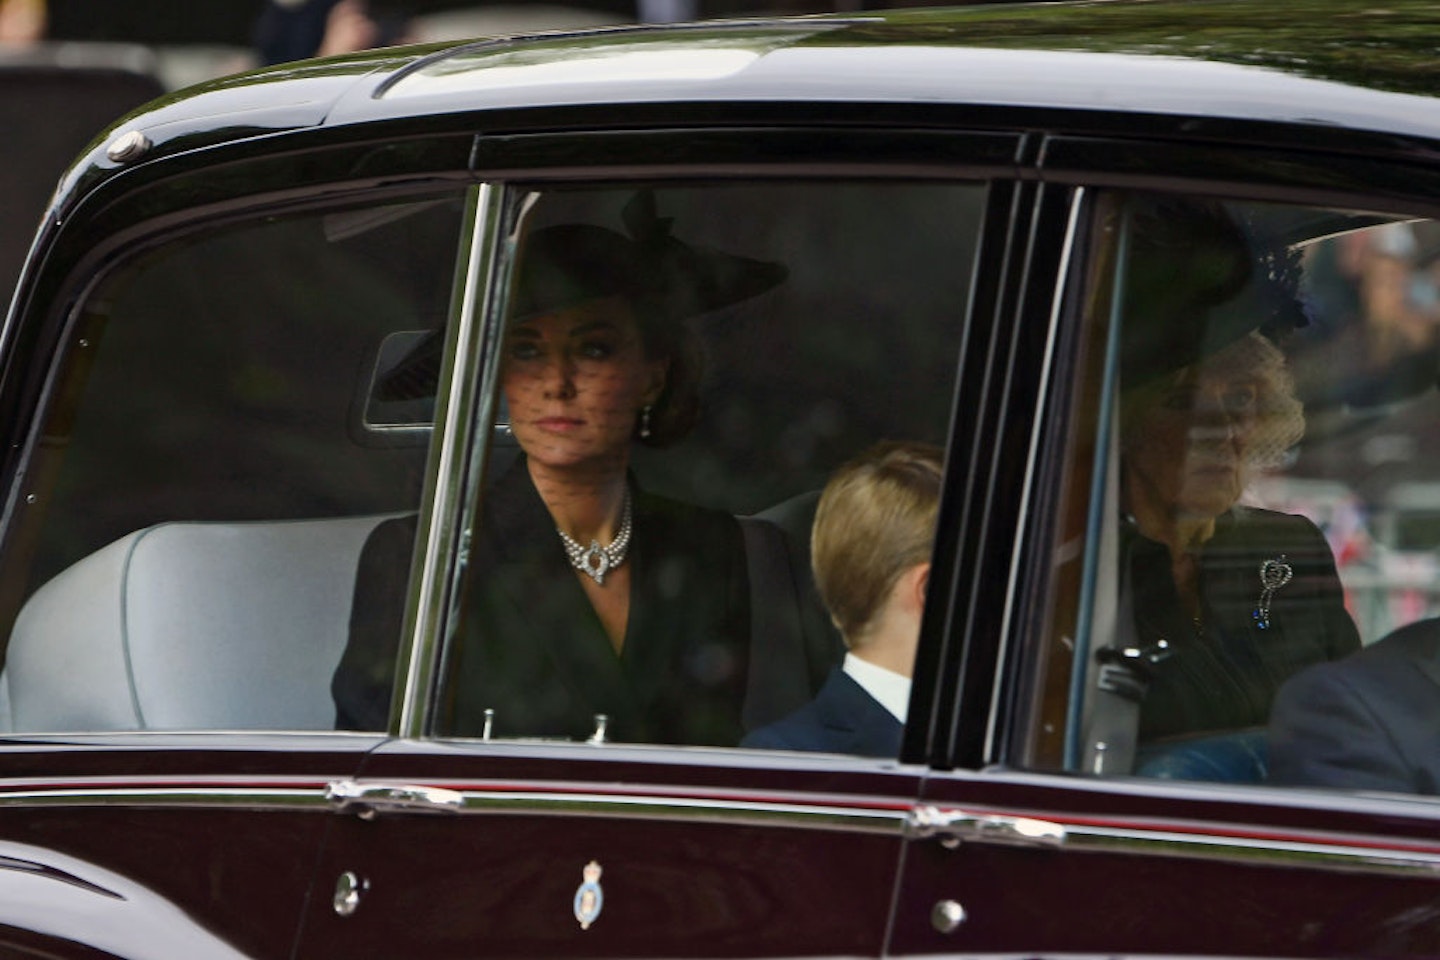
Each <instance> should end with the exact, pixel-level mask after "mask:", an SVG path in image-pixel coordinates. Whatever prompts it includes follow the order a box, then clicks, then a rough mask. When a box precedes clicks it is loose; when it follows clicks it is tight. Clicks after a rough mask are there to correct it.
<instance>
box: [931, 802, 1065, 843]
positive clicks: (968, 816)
mask: <svg viewBox="0 0 1440 960" xmlns="http://www.w3.org/2000/svg"><path fill="white" fill-rule="evenodd" d="M905 836H906V837H908V838H909V839H912V840H926V839H929V838H931V837H939V838H940V841H941V842H942V843H944V844H946V845H947V846H958V845H959V844H961V843H966V842H969V843H1001V844H1009V845H1014V846H1023V847H1058V846H1061V845H1062V844H1064V842H1065V828H1064V827H1062V826H1061V825H1060V824H1058V823H1051V822H1050V821H1049V820H1037V819H1035V818H1033V817H1008V816H1002V815H999V814H990V813H967V812H966V811H964V810H942V809H941V808H939V807H935V806H931V805H929V804H922V805H920V806H918V807H913V808H911V810H910V813H909V814H908V815H906V817H905Z"/></svg>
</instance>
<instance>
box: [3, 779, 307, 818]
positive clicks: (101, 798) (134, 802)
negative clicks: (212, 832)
mask: <svg viewBox="0 0 1440 960" xmlns="http://www.w3.org/2000/svg"><path fill="white" fill-rule="evenodd" d="M122 804H123V805H125V806H133V807H196V806H201V807H214V806H221V807H244V808H247V809H266V810H270V809H276V810H279V809H284V810H292V809H296V808H311V809H314V810H315V811H317V812H323V811H326V810H328V809H330V804H329V802H328V801H327V800H326V798H325V790H324V788H323V787H321V786H318V785H317V786H314V787H309V788H296V789H284V788H275V787H248V788H247V787H237V788H230V787H183V786H176V787H170V788H167V787H158V786H157V787H139V786H137V787H111V788H100V787H74V788H40V789H34V790H9V791H4V792H0V809H3V808H6V807H26V806H29V807H37V806H46V807H49V806H57V807H96V806H115V805H122Z"/></svg>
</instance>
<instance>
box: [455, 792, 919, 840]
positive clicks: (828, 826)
mask: <svg viewBox="0 0 1440 960" xmlns="http://www.w3.org/2000/svg"><path fill="white" fill-rule="evenodd" d="M462 812H463V813H467V814H468V813H479V814H485V813H492V814H493V813H506V814H513V813H529V814H563V813H584V814H586V815H588V816H610V817H627V818H631V817H634V818H644V819H647V820H685V821H701V822H711V823H727V824H743V825H747V826H789V827H800V828H805V829H814V830H846V831H850V832H863V833H877V834H893V835H895V836H896V837H899V836H900V835H901V834H902V833H903V831H904V828H905V818H906V813H907V811H905V810H877V809H867V808H864V807H851V806H844V805H839V804H806V803H787V802H779V801H764V800H761V801H756V800H749V801H747V800H715V799H707V798H692V797H666V796H643V795H623V794H599V793H588V794H580V793H577V794H555V793H544V792H532V791H522V790H515V791H495V792H470V791H466V792H465V803H464V806H463V808H462Z"/></svg>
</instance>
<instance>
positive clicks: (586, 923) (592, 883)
mask: <svg viewBox="0 0 1440 960" xmlns="http://www.w3.org/2000/svg"><path fill="white" fill-rule="evenodd" d="M600 873H601V870H600V864H598V863H596V862H595V861H594V860H591V861H590V862H589V863H587V864H585V866H584V868H583V869H581V871H580V876H581V877H582V878H584V879H583V881H582V882H581V884H580V886H579V888H578V889H577V890H576V891H575V919H576V920H578V921H580V929H581V930H589V929H590V924H592V923H594V922H595V920H596V918H598V917H599V916H600V911H601V910H602V909H604V906H605V891H604V890H602V889H600Z"/></svg>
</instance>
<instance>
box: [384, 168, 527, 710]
mask: <svg viewBox="0 0 1440 960" xmlns="http://www.w3.org/2000/svg"><path fill="white" fill-rule="evenodd" d="M503 194H504V191H503V190H502V189H499V188H498V187H495V186H493V185H491V184H489V183H482V184H479V185H477V186H476V187H475V188H474V199H473V202H472V203H471V204H470V205H469V206H468V207H467V210H466V218H467V223H466V226H467V227H469V232H468V234H466V237H467V240H468V245H469V249H468V251H466V253H467V257H466V266H465V273H464V275H463V277H461V278H457V283H456V288H455V290H454V293H453V294H452V296H453V298H454V300H456V301H458V302H452V306H451V326H452V328H453V329H452V331H451V333H450V341H449V343H448V344H447V349H446V354H447V357H448V360H449V365H448V366H446V367H444V368H443V369H442V371H441V374H440V376H441V378H442V381H448V384H449V387H448V389H447V390H445V391H444V394H443V396H442V397H441V400H440V402H441V408H440V409H439V410H437V411H436V422H437V423H441V424H443V425H444V426H443V428H442V430H441V431H440V433H439V436H438V442H437V443H436V444H435V446H434V448H432V450H431V455H430V462H429V464H427V473H428V475H429V477H430V478H432V479H431V480H430V482H429V483H427V486H429V487H430V489H429V490H428V491H427V499H426V501H425V504H426V506H425V508H422V509H421V511H420V524H419V529H418V530H417V532H416V538H415V543H416V554H415V556H416V561H418V562H419V563H420V577H419V584H418V586H417V587H416V588H415V590H414V592H413V593H412V594H411V596H410V597H409V599H408V602H407V603H406V612H405V627H404V628H403V630H404V632H403V633H402V636H406V637H409V638H410V643H409V644H408V645H402V646H401V653H400V658H401V662H400V664H398V666H397V670H396V676H397V682H398V684H399V686H398V687H397V689H396V691H395V696H394V698H393V701H392V702H393V703H394V704H395V708H394V710H393V712H392V715H391V718H390V720H391V728H392V729H394V728H396V727H397V726H398V729H399V731H400V734H401V735H402V736H406V737H419V736H422V735H423V734H424V732H425V725H426V718H427V717H428V716H429V713H430V706H431V700H432V698H433V696H434V690H435V684H434V678H435V674H436V669H437V666H438V663H439V643H440V628H441V626H442V625H443V624H444V622H445V620H446V616H447V612H448V609H449V604H450V590H451V580H452V578H451V576H450V570H451V567H452V563H451V561H452V559H453V558H454V557H456V556H457V555H459V553H460V552H461V551H462V550H463V549H464V546H463V542H462V541H463V539H464V533H463V531H462V530H461V526H460V524H458V523H457V522H456V518H457V517H459V516H460V512H461V505H462V503H463V501H464V499H465V490H466V484H465V480H466V474H467V466H468V465H467V462H466V461H467V459H468V456H469V453H470V450H471V449H472V447H473V445H474V436H473V434H474V431H475V429H476V428H475V418H474V417H473V411H474V408H475V405H476V403H477V400H478V395H479V392H480V390H481V389H482V383H481V380H482V379H483V378H481V377H477V376H475V373H474V371H475V370H476V369H477V368H478V367H479V363H480V359H481V358H482V357H483V356H484V348H485V322H484V319H485V318H484V314H483V313H481V308H482V307H483V306H485V304H486V302H487V298H482V296H481V293H482V291H483V290H484V289H485V286H486V283H487V281H488V280H489V277H490V274H491V270H492V268H493V266H494V261H495V254H496V244H495V241H494V236H495V233H496V230H495V224H496V223H497V222H498V221H499V219H500V214H501V211H502V207H501V204H502V201H503ZM432 484H433V486H432ZM412 562H415V561H412Z"/></svg>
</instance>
